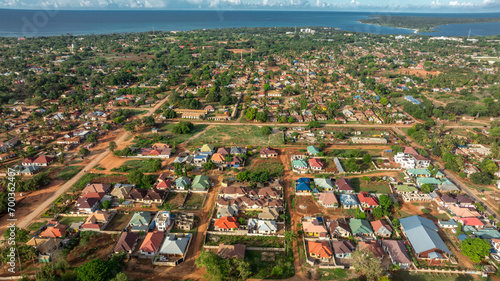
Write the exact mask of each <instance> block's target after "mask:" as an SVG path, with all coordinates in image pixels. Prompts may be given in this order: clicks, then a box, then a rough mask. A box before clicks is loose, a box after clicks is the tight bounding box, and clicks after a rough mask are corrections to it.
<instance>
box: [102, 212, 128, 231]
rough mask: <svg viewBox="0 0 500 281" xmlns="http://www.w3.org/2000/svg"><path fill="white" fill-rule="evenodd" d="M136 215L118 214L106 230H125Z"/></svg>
mask: <svg viewBox="0 0 500 281" xmlns="http://www.w3.org/2000/svg"><path fill="white" fill-rule="evenodd" d="M133 215H134V214H133V213H130V214H116V215H115V216H114V217H113V219H111V222H109V224H108V226H106V230H123V229H124V228H125V227H127V225H128V222H129V221H130V219H131V218H132V216H133Z"/></svg>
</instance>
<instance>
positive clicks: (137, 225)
mask: <svg viewBox="0 0 500 281" xmlns="http://www.w3.org/2000/svg"><path fill="white" fill-rule="evenodd" d="M150 221H151V213H150V212H135V213H134V215H133V216H132V218H131V219H130V222H129V223H128V225H129V226H131V227H132V228H131V231H147V230H148V226H149V222H150Z"/></svg>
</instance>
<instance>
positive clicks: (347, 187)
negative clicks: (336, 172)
mask: <svg viewBox="0 0 500 281" xmlns="http://www.w3.org/2000/svg"><path fill="white" fill-rule="evenodd" d="M335 185H336V186H337V188H338V190H339V191H340V192H343V193H352V192H353V191H354V189H353V188H352V186H351V183H350V182H349V180H348V179H346V178H340V179H338V180H336V181H335Z"/></svg>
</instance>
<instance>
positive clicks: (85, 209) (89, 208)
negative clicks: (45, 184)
mask: <svg viewBox="0 0 500 281" xmlns="http://www.w3.org/2000/svg"><path fill="white" fill-rule="evenodd" d="M99 205H100V201H99V199H96V198H82V197H81V198H79V199H78V200H76V203H75V207H76V210H77V211H78V212H79V213H86V214H90V213H93V212H94V211H95V210H96V209H97V208H98V207H99Z"/></svg>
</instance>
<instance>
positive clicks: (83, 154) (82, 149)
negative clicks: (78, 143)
mask: <svg viewBox="0 0 500 281" xmlns="http://www.w3.org/2000/svg"><path fill="white" fill-rule="evenodd" d="M78 154H80V155H81V156H87V155H89V154H90V150H88V149H86V148H85V147H82V148H80V150H79V151H78Z"/></svg>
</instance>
